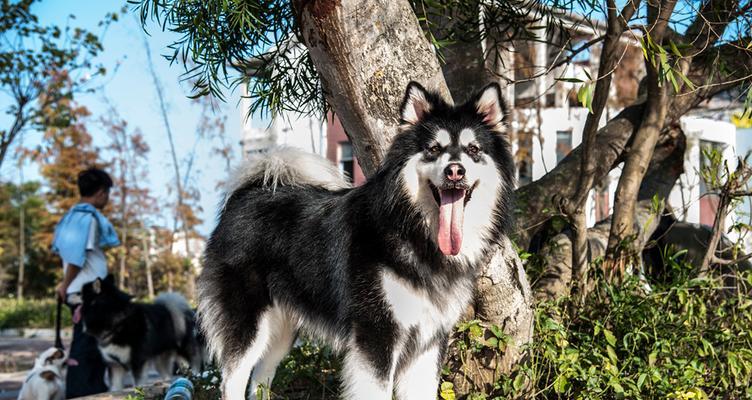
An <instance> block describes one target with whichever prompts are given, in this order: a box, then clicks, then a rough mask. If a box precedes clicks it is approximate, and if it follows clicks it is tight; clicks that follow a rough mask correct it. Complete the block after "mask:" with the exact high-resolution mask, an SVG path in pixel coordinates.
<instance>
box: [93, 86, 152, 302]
mask: <svg viewBox="0 0 752 400" xmlns="http://www.w3.org/2000/svg"><path fill="white" fill-rule="evenodd" d="M106 103H108V104H110V108H109V111H108V113H107V115H105V116H103V117H102V118H101V120H100V122H101V123H102V125H103V126H104V127H105V129H106V130H107V135H108V136H109V139H110V144H109V145H108V146H107V149H108V150H110V151H111V154H112V160H111V161H110V165H111V173H112V175H113V178H114V179H113V180H114V188H113V189H114V192H113V193H112V196H111V197H112V199H113V202H112V203H113V209H114V210H115V212H116V217H115V218H113V220H114V222H115V223H116V224H117V225H119V228H120V241H121V243H123V246H122V247H121V248H120V252H119V254H118V265H119V268H118V273H117V276H118V283H119V286H120V287H121V288H123V289H126V288H127V289H130V291H131V292H132V291H133V290H134V286H133V282H130V281H128V282H126V279H129V277H130V276H131V272H130V271H131V270H133V269H136V266H137V265H138V261H137V260H132V259H131V250H132V249H137V251H138V252H139V253H143V252H142V251H141V250H140V249H141V247H142V237H143V236H144V234H145V230H146V226H148V223H147V219H148V218H149V216H151V215H153V213H154V211H155V207H156V202H155V200H154V198H152V197H151V195H150V193H149V188H148V186H147V185H146V183H147V181H146V180H147V177H148V171H147V169H146V165H147V164H148V154H149V145H148V144H147V143H146V141H145V139H144V137H143V134H141V132H140V131H139V130H138V129H131V128H130V127H129V126H128V122H127V121H125V120H123V119H122V118H121V117H120V115H119V114H118V112H117V110H116V109H115V108H114V107H113V106H112V104H111V103H109V101H106ZM142 256H144V257H148V254H145V253H143V254H142ZM129 261H130V262H129ZM148 262H149V261H148V260H144V263H145V264H146V263H148ZM134 275H135V274H134ZM148 279H149V278H148V277H147V280H148Z"/></svg>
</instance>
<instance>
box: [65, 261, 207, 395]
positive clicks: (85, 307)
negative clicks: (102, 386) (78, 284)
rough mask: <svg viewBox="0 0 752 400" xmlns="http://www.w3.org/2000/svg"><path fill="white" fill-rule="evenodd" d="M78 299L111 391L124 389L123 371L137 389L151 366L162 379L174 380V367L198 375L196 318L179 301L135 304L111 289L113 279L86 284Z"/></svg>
mask: <svg viewBox="0 0 752 400" xmlns="http://www.w3.org/2000/svg"><path fill="white" fill-rule="evenodd" d="M81 294H82V300H83V304H82V305H81V309H80V312H81V318H82V320H83V324H84V332H86V333H87V334H89V335H92V336H94V337H95V338H96V339H97V345H98V346H99V351H100V352H101V353H102V357H103V358H104V360H105V362H106V363H107V365H108V367H109V370H110V390H120V389H122V388H123V385H124V378H125V373H126V372H127V371H130V372H131V373H132V374H133V379H134V381H135V384H136V386H138V385H139V384H140V383H141V382H142V381H143V379H144V374H145V372H146V370H145V367H146V366H147V364H148V363H149V362H152V363H153V364H154V366H155V367H156V369H157V371H158V372H159V374H160V375H161V376H162V378H163V379H169V378H170V377H172V372H173V366H174V363H175V361H184V362H186V363H188V364H190V366H191V367H192V368H193V369H194V370H196V371H197V370H198V369H200V367H201V362H202V350H201V348H200V346H199V342H198V340H197V338H196V335H195V330H194V327H195V317H194V314H193V311H192V310H191V308H190V305H189V304H188V302H187V301H186V300H185V298H184V297H183V296H181V295H179V294H177V293H163V294H161V295H159V296H157V298H156V299H155V300H154V304H145V303H137V302H134V301H131V296H130V295H128V294H127V293H125V292H123V291H121V290H119V289H118V288H117V287H116V286H115V283H114V281H113V277H112V275H108V276H107V278H105V279H104V280H100V279H97V280H95V281H93V282H90V283H87V284H86V285H84V286H83V289H82V292H81Z"/></svg>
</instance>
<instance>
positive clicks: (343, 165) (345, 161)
mask: <svg viewBox="0 0 752 400" xmlns="http://www.w3.org/2000/svg"><path fill="white" fill-rule="evenodd" d="M354 168H355V164H354V160H353V150H352V144H350V143H349V142H340V143H339V170H340V172H342V173H344V174H345V176H346V177H347V180H348V181H350V182H352V181H353V174H354V172H355V171H354Z"/></svg>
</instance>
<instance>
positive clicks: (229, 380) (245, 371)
mask: <svg viewBox="0 0 752 400" xmlns="http://www.w3.org/2000/svg"><path fill="white" fill-rule="evenodd" d="M270 319H271V318H270V310H269V309H267V310H266V311H264V312H263V313H261V315H260V317H259V318H258V323H257V324H256V330H255V335H253V339H252V340H251V343H249V344H248V345H246V346H239V345H238V346H232V347H225V348H224V349H223V351H222V360H221V364H222V379H223V381H222V399H223V400H243V399H245V394H246V387H247V386H248V378H249V377H250V375H251V371H252V370H253V367H254V366H255V365H256V364H257V363H258V362H259V360H260V359H261V357H262V356H263V355H264V351H265V350H266V349H267V347H268V346H269V341H270V339H271V333H272V331H271V327H270Z"/></svg>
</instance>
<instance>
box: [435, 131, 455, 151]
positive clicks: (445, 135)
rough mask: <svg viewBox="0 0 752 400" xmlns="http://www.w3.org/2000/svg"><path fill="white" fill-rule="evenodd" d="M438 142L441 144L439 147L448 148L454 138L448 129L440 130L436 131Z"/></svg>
mask: <svg viewBox="0 0 752 400" xmlns="http://www.w3.org/2000/svg"><path fill="white" fill-rule="evenodd" d="M436 141H437V142H439V146H441V147H447V146H449V145H450V144H451V143H452V137H451V136H450V135H449V131H447V130H446V129H439V130H438V131H436Z"/></svg>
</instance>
